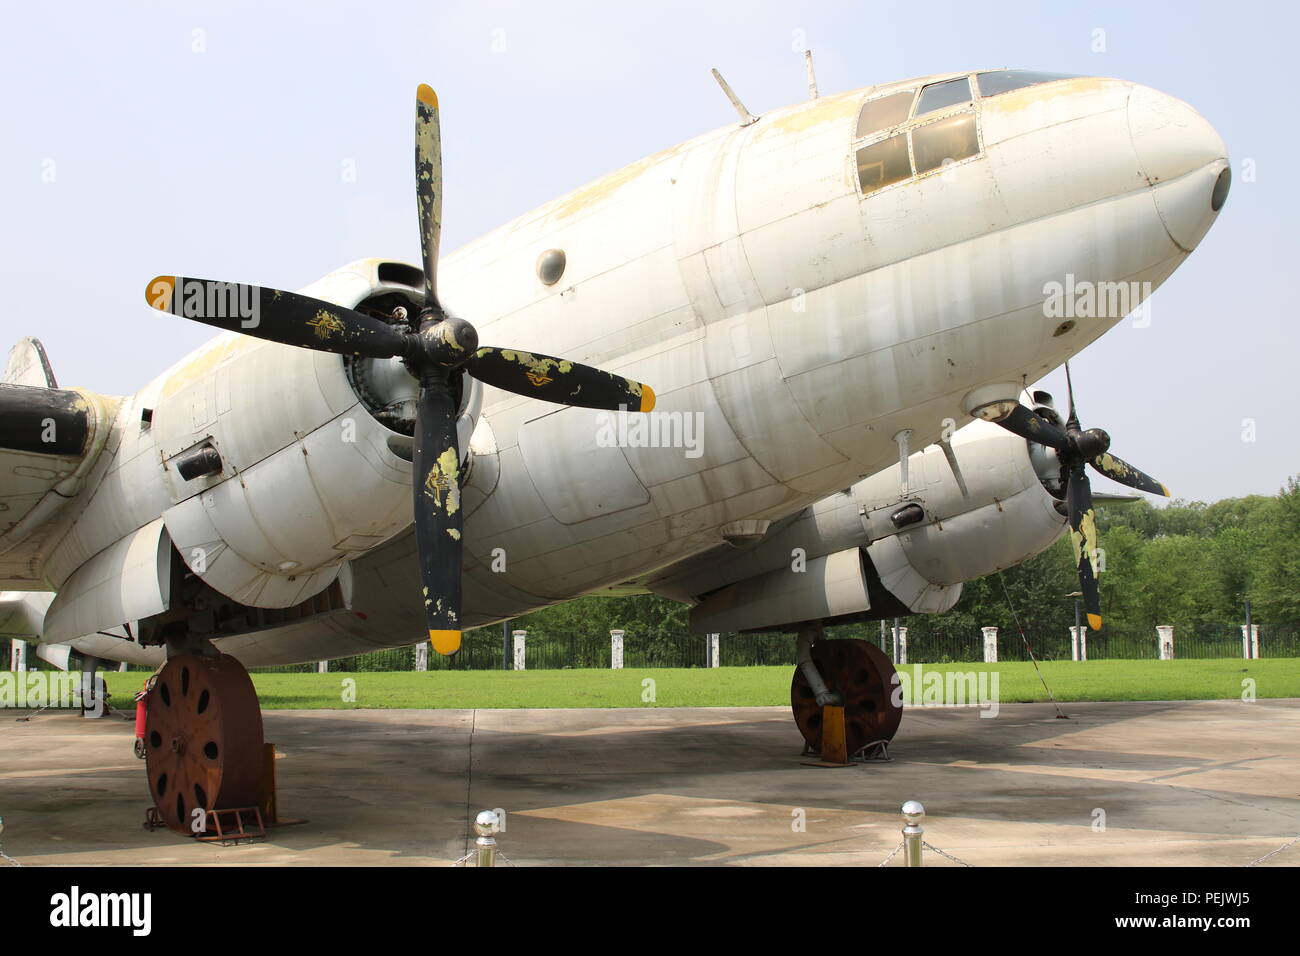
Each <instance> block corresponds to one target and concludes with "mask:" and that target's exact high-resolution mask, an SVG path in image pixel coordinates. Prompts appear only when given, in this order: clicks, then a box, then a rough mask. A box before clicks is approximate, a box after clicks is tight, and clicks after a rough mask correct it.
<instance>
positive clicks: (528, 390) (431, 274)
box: [145, 84, 655, 654]
mask: <svg viewBox="0 0 1300 956" xmlns="http://www.w3.org/2000/svg"><path fill="white" fill-rule="evenodd" d="M415 97H416V104H415V189H416V200H417V206H418V212H419V220H420V249H421V254H422V262H423V265H424V305H423V307H422V308H421V309H420V310H419V314H418V315H416V316H413V317H410V316H407V315H406V312H405V310H402V309H399V310H397V311H395V312H394V319H395V320H396V324H389V323H388V322H385V321H384V320H383V319H380V318H375V317H372V316H369V315H365V314H362V313H360V312H356V311H354V310H352V309H345V308H342V307H340V306H337V305H334V304H333V303H330V302H323V301H321V300H319V299H313V298H311V297H310V296H305V295H299V294H297V293H293V292H282V291H279V290H277V289H267V288H263V287H260V286H253V285H244V284H240V283H226V282H214V281H212V280H207V279H195V278H189V277H185V276H158V277H157V278H155V279H153V280H152V281H151V282H150V283H149V285H148V287H147V288H146V290H145V298H146V300H147V301H148V303H149V305H150V306H152V307H153V308H155V309H158V310H159V311H161V312H168V313H170V314H172V315H177V316H181V317H183V318H186V319H191V320H193V321H195V322H202V323H204V324H205V325H211V326H213V327H215V328H219V329H225V330H228V331H234V332H241V333H243V334H245V335H252V336H256V337H257V338H261V339H267V340H269V341H272V342H279V343H281V344H283V345H295V346H298V347H300V348H309V349H318V350H320V351H324V352H332V353H335V354H337V355H361V356H366V357H369V358H378V359H383V358H393V357H398V358H401V360H402V361H403V363H404V364H405V365H406V367H407V368H408V369H409V370H410V371H411V373H412V374H413V375H414V376H415V377H416V378H418V379H419V382H420V394H419V399H418V401H417V403H416V418H415V443H414V444H415V448H414V456H413V464H412V478H413V480H412V490H413V496H414V510H415V537H416V545H417V549H418V552H419V562H420V582H421V585H422V587H423V591H424V610H425V619H426V623H427V625H428V631H429V640H430V642H431V643H432V644H433V646H434V648H435V649H436V650H437V651H438V652H439V653H442V654H452V653H454V652H455V651H456V650H457V649H458V648H459V647H460V640H461V623H460V616H461V607H460V603H461V567H462V563H463V547H464V545H463V541H462V539H461V531H462V523H463V519H464V515H463V512H462V511H461V507H460V492H461V486H460V482H461V473H460V463H461V450H460V445H459V442H458V440H457V435H456V413H457V407H458V399H457V386H458V385H459V376H460V375H461V374H463V373H468V374H470V375H472V376H473V377H474V378H476V379H478V380H479V381H481V382H484V383H486V384H488V385H492V386H495V387H496V388H500V389H503V390H505V391H508V392H514V393H517V394H520V395H527V396H530V397H534V398H540V399H543V400H545V401H548V402H555V403H556V404H559V405H572V406H577V407H581V408H598V409H607V410H609V411H617V410H619V409H620V408H624V409H628V410H630V411H641V412H648V411H650V410H651V409H652V408H654V404H655V394H654V391H653V390H652V389H651V388H650V386H648V385H643V384H642V383H640V382H636V381H633V380H632V379H628V378H622V377H620V376H618V375H614V374H612V373H610V372H605V371H602V370H600V369H597V368H592V367H591V366H589V365H583V364H581V363H579V362H572V361H569V360H568V359H562V358H556V357H554V356H550V355H542V354H540V353H537V352H524V351H520V350H516V349H505V348H495V347H485V348H480V347H479V342H478V332H477V331H476V330H475V328H474V326H473V325H471V324H470V323H469V322H467V321H465V320H464V319H461V318H457V317H456V316H453V315H451V314H450V313H449V312H448V311H447V310H446V309H445V308H444V307H443V305H442V303H441V302H440V301H439V299H438V243H439V238H440V234H441V232H442V137H441V132H440V128H439V115H438V98H437V96H436V95H435V94H434V92H433V90H432V89H431V88H430V87H429V86H426V85H423V84H422V85H421V86H420V87H419V89H418V90H417V91H416V94H415Z"/></svg>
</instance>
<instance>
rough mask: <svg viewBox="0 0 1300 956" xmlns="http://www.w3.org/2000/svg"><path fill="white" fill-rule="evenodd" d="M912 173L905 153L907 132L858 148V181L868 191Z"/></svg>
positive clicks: (904, 177) (910, 163) (897, 180)
mask: <svg viewBox="0 0 1300 956" xmlns="http://www.w3.org/2000/svg"><path fill="white" fill-rule="evenodd" d="M911 175H912V162H911V160H910V159H909V158H908V155H907V134H906V133H899V134H898V135H897V136H891V137H889V138H888V139H882V140H881V141H880V142H878V143H872V144H871V145H870V146H864V147H862V149H860V150H858V182H859V183H861V185H862V191H863V192H864V193H869V192H871V191H872V190H874V189H880V188H881V187H882V186H888V185H889V184H890V183H897V182H901V181H902V180H904V179H907V178H908V177H909V176H911Z"/></svg>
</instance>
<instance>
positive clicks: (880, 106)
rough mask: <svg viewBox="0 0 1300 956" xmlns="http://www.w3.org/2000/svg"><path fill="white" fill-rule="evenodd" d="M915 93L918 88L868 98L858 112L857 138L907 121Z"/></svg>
mask: <svg viewBox="0 0 1300 956" xmlns="http://www.w3.org/2000/svg"><path fill="white" fill-rule="evenodd" d="M915 95H916V90H904V91H903V92H901V93H891V94H889V95H888V96H879V97H877V98H876V99H874V100H867V101H866V102H865V103H863V104H862V112H861V113H859V114H858V131H857V133H855V134H854V136H855V138H857V139H862V137H864V136H870V135H871V134H872V133H879V132H880V131H881V130H886V129H889V128H890V127H891V126H897V125H898V124H899V123H903V122H906V120H907V117H908V115H909V114H910V113H911V110H912V98H913V97H914V96H915Z"/></svg>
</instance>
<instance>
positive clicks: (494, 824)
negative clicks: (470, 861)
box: [474, 810, 501, 866]
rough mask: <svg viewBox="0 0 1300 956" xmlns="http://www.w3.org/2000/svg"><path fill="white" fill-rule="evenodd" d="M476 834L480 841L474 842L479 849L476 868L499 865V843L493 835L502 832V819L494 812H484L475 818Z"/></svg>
mask: <svg viewBox="0 0 1300 956" xmlns="http://www.w3.org/2000/svg"><path fill="white" fill-rule="evenodd" d="M474 832H475V833H477V834H478V839H477V840H475V841H474V846H475V847H476V848H477V859H476V860H475V863H474V865H475V866H496V865H497V841H496V837H495V836H494V835H493V834H496V833H500V832H501V818H500V817H498V816H497V815H496V813H495V812H494V811H492V810H484V811H482V812H481V813H479V815H478V816H477V817H475V818H474Z"/></svg>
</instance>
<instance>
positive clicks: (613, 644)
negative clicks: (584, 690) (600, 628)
mask: <svg viewBox="0 0 1300 956" xmlns="http://www.w3.org/2000/svg"><path fill="white" fill-rule="evenodd" d="M626 633H627V632H626V631H610V632H609V666H610V669H611V670H616V671H621V670H622V669H623V635H624V634H626Z"/></svg>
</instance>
